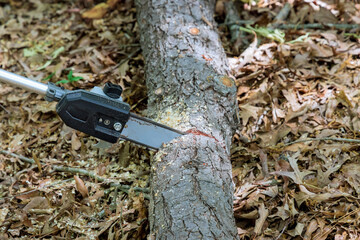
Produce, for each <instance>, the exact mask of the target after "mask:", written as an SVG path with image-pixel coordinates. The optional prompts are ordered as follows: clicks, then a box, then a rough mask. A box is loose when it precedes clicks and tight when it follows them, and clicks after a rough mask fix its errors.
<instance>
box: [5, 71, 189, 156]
mask: <svg viewBox="0 0 360 240" xmlns="http://www.w3.org/2000/svg"><path fill="white" fill-rule="evenodd" d="M0 81H3V82H5V83H9V84H11V85H14V86H17V87H20V88H23V89H26V90H28V91H30V92H34V93H37V94H40V95H44V96H45V100H46V101H49V102H51V101H56V102H58V103H57V104H56V112H57V114H58V115H59V117H60V118H61V119H62V120H63V121H64V123H65V124H66V125H67V126H69V127H71V128H73V129H76V130H79V131H81V132H83V133H86V134H88V135H90V136H93V137H96V138H98V139H101V140H103V141H106V142H109V143H116V142H117V141H118V139H122V140H127V141H131V142H134V143H136V144H139V145H142V146H145V147H148V148H151V149H155V150H156V149H159V148H160V147H161V146H162V145H163V144H165V143H167V142H169V141H171V140H172V139H174V138H177V137H180V136H181V135H183V134H184V133H183V132H181V131H178V130H176V129H173V128H171V127H168V126H166V125H163V124H160V123H157V122H155V121H153V120H151V119H148V118H145V117H141V116H138V115H136V114H134V113H132V112H130V105H129V104H127V103H126V102H124V101H123V100H122V97H121V93H122V91H123V89H122V88H121V86H120V85H116V84H112V83H110V82H107V83H106V84H105V85H104V86H103V88H100V87H94V88H93V89H91V90H90V91H86V90H82V89H78V90H67V89H65V88H63V87H59V86H56V85H55V84H54V83H51V82H49V83H48V84H44V83H41V82H38V81H34V80H31V79H29V78H26V77H23V76H20V75H17V74H14V73H11V72H8V71H5V70H2V69H0Z"/></svg>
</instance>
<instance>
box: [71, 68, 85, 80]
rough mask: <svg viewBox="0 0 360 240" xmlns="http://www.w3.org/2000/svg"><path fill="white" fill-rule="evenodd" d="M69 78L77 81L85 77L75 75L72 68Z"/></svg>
mask: <svg viewBox="0 0 360 240" xmlns="http://www.w3.org/2000/svg"><path fill="white" fill-rule="evenodd" d="M67 77H68V79H69V81H70V82H75V81H79V80H81V79H84V78H83V77H75V76H73V72H72V70H70V72H69V74H68V75H67Z"/></svg>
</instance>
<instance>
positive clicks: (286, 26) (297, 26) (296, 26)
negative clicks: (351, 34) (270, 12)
mask: <svg viewBox="0 0 360 240" xmlns="http://www.w3.org/2000/svg"><path fill="white" fill-rule="evenodd" d="M276 28H279V29H295V30H297V29H326V28H335V29H342V30H344V29H347V30H353V29H359V28H360V25H359V24H336V23H335V24H334V23H309V24H290V23H289V24H279V25H277V26H276Z"/></svg>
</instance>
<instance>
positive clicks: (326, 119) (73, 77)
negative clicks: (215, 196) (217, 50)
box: [0, 0, 360, 240]
mask: <svg viewBox="0 0 360 240" xmlns="http://www.w3.org/2000/svg"><path fill="white" fill-rule="evenodd" d="M101 2H102V1H92V0H82V1H70V0H68V1H65V0H64V1H52V0H43V1H40V0H29V1H21V0H10V1H4V0H0V67H1V68H2V69H5V70H7V71H11V72H14V73H17V74H21V75H24V76H26V77H28V78H31V79H34V80H38V81H42V82H44V83H46V82H48V81H51V82H54V83H57V84H59V85H60V86H64V87H66V88H68V89H77V88H82V89H87V90H89V89H91V88H92V87H94V86H101V85H103V84H104V83H105V82H108V81H110V82H112V83H117V84H120V85H121V86H122V87H123V88H124V93H123V96H124V100H125V101H126V102H128V103H129V104H130V105H131V106H132V111H133V112H136V113H138V114H141V115H146V100H147V98H146V85H145V76H144V70H143V66H144V61H143V58H142V55H141V49H140V45H139V32H138V27H137V23H136V11H135V7H134V3H133V1H132V0H109V1H108V2H107V3H101ZM244 2H248V3H244ZM244 2H241V1H237V2H235V5H234V6H235V7H236V8H237V11H235V12H237V13H238V15H236V14H234V12H232V15H231V16H229V14H228V16H227V15H226V11H225V7H224V1H220V0H219V1H218V2H217V5H216V15H215V17H216V19H217V21H218V25H219V26H218V29H219V33H220V35H221V38H222V40H223V45H224V48H225V50H226V53H227V54H228V57H229V63H230V66H231V68H232V74H233V75H234V77H235V78H236V85H237V87H238V92H237V94H238V103H239V120H240V125H239V127H238V129H237V132H236V135H235V137H234V142H233V146H232V155H231V159H232V164H233V179H234V183H235V186H236V190H235V200H234V214H235V219H236V222H237V226H238V232H239V236H240V238H241V239H316V240H321V239H337V240H340V239H341V240H345V239H360V230H359V228H358V226H359V225H360V201H359V197H360V161H359V160H360V156H359V150H360V131H359V130H360V89H359V85H360V71H359V70H360V57H359V56H360V33H359V32H360V27H359V23H360V4H356V1H330V0H329V1H325V0H324V1H319V0H306V1H289V2H290V3H291V4H289V3H288V4H286V2H287V1H273V0H269V1H265V0H260V1H257V2H255V1H244ZM226 16H227V19H226ZM234 19H235V20H234ZM234 21H237V22H234ZM244 21H245V22H244ZM244 23H249V24H250V25H245V24H244ZM236 24H241V27H242V28H241V31H238V30H239V29H240V27H239V26H238V25H236ZM303 24H305V25H303ZM295 28H297V29H295ZM55 105H56V103H48V102H46V101H44V100H43V98H42V97H41V96H38V95H36V94H33V93H29V92H26V91H24V90H21V89H17V88H13V87H11V86H9V85H6V84H2V83H0V232H1V233H0V239H14V238H20V237H25V238H32V239H35V238H51V237H53V238H54V239H96V238H100V239H145V238H146V236H147V234H148V232H149V225H148V220H147V208H148V204H149V202H148V193H149V189H148V187H149V171H150V167H149V166H150V158H151V155H152V154H153V152H151V151H149V150H147V149H145V148H142V147H138V146H136V145H134V144H131V143H129V142H124V141H120V142H119V143H116V144H114V145H112V146H111V147H110V148H106V149H103V148H97V147H96V146H95V145H96V143H97V142H98V140H96V139H95V138H93V137H88V136H87V135H85V134H83V133H80V132H77V131H74V130H72V129H70V128H68V127H66V126H65V125H64V124H63V123H62V122H61V120H60V119H59V118H58V116H57V115H56V112H55Z"/></svg>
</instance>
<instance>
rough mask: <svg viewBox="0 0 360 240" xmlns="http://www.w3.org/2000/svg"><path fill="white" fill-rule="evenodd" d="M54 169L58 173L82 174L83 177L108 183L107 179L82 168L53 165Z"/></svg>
mask: <svg viewBox="0 0 360 240" xmlns="http://www.w3.org/2000/svg"><path fill="white" fill-rule="evenodd" d="M52 169H53V170H54V171H57V172H69V173H78V174H81V175H85V176H88V177H91V178H94V179H96V180H97V181H99V182H106V181H107V179H105V178H103V177H100V176H98V175H96V174H95V173H93V172H90V171H87V170H85V169H81V168H72V167H63V166H58V165H53V166H52Z"/></svg>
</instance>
